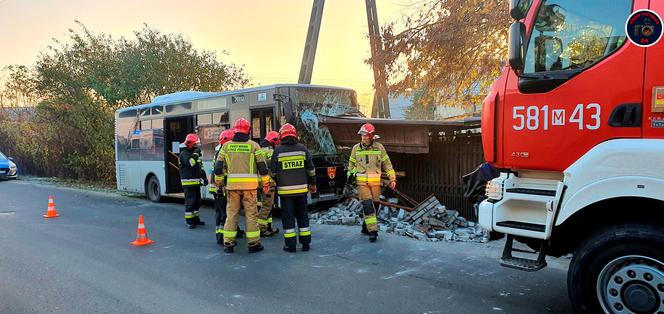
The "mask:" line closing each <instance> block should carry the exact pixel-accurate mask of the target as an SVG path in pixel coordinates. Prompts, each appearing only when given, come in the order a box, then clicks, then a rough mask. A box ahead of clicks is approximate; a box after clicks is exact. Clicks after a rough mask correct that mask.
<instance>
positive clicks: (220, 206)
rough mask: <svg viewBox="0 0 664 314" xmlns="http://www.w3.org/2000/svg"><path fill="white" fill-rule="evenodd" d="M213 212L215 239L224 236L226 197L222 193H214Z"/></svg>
mask: <svg viewBox="0 0 664 314" xmlns="http://www.w3.org/2000/svg"><path fill="white" fill-rule="evenodd" d="M213 195H214V212H215V217H214V218H215V219H214V222H215V225H216V226H217V228H216V229H215V233H216V234H217V238H219V237H223V236H224V224H225V223H226V205H227V199H226V195H224V194H223V193H214V194H213Z"/></svg>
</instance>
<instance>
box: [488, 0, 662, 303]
mask: <svg viewBox="0 0 664 314" xmlns="http://www.w3.org/2000/svg"><path fill="white" fill-rule="evenodd" d="M663 14H664V1H659V0H650V1H648V0H634V1H631V0H585V1H578V0H514V1H512V3H511V7H510V15H511V16H512V18H513V19H514V20H515V22H514V23H513V24H512V26H511V27H510V39H509V42H510V44H509V45H510V47H509V48H510V57H509V65H507V66H506V67H505V69H504V70H503V72H502V74H501V75H500V77H499V78H498V79H497V80H496V82H495V83H494V84H493V86H492V88H491V92H490V94H489V95H488V96H487V97H486V99H485V100H484V102H483V111H482V142H483V148H484V153H485V159H486V161H487V162H489V163H490V164H491V165H493V166H494V167H496V168H498V169H500V175H499V176H498V177H497V178H495V179H493V180H491V181H490V182H489V183H488V184H487V196H488V199H487V200H485V201H483V202H482V203H481V204H480V206H479V221H480V224H481V225H482V226H483V227H485V228H487V229H489V230H490V231H492V232H497V233H503V234H506V235H507V241H506V246H505V250H504V253H503V257H502V262H501V264H502V265H503V266H507V267H513V268H517V269H521V270H526V271H535V270H539V269H541V268H543V267H545V266H546V256H547V255H550V256H562V255H565V254H569V253H573V258H572V261H571V263H570V268H569V271H568V291H569V296H570V299H571V301H572V303H573V305H574V307H575V308H576V309H577V310H578V311H580V312H588V313H599V312H602V311H604V312H615V313H663V312H664V43H663V42H662V41H661V40H659V39H660V38H661V33H662V24H661V22H662V20H661V19H660V18H659V16H660V15H663ZM628 32H632V34H631V35H634V36H628V35H630V33H628ZM633 37H634V38H645V41H639V42H635V41H634V39H633ZM514 239H516V240H517V241H520V242H524V243H526V244H528V245H529V246H530V247H531V248H533V249H535V250H537V251H538V253H537V257H534V258H528V259H526V258H520V257H515V256H513V255H512V244H513V240H514Z"/></svg>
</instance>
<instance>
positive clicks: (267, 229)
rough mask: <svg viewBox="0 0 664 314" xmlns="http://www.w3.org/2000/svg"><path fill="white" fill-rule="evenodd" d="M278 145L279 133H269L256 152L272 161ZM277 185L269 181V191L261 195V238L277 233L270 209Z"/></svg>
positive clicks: (259, 216)
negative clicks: (273, 227) (273, 226)
mask: <svg viewBox="0 0 664 314" xmlns="http://www.w3.org/2000/svg"><path fill="white" fill-rule="evenodd" d="M277 145H279V132H276V131H270V132H268V133H267V135H266V136H265V138H264V139H263V140H262V141H261V143H260V146H261V150H260V151H259V152H258V153H259V154H261V157H262V158H263V159H264V160H266V161H269V160H271V159H272V153H273V152H274V148H275V147H276V146H277ZM276 185H277V183H276V182H275V181H274V180H273V179H272V178H271V179H270V191H269V192H268V193H263V201H262V202H261V208H260V210H259V211H258V226H259V227H260V229H261V236H265V237H271V236H273V235H275V234H277V233H279V229H272V207H273V206H274V197H275V187H276Z"/></svg>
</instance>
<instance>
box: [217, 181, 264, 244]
mask: <svg viewBox="0 0 664 314" xmlns="http://www.w3.org/2000/svg"><path fill="white" fill-rule="evenodd" d="M226 193H227V197H228V205H227V206H226V215H227V217H226V223H225V224H224V246H235V244H236V242H235V238H236V237H237V223H238V220H239V218H240V209H241V208H243V207H244V223H245V227H246V230H247V231H246V233H245V234H246V237H247V243H248V244H249V246H258V245H260V244H261V232H260V229H259V228H258V208H257V206H256V196H257V193H258V191H257V190H233V191H226Z"/></svg>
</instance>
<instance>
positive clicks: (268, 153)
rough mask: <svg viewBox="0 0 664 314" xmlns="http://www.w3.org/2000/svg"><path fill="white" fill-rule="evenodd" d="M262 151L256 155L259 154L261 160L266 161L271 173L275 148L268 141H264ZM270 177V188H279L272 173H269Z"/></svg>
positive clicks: (261, 144)
mask: <svg viewBox="0 0 664 314" xmlns="http://www.w3.org/2000/svg"><path fill="white" fill-rule="evenodd" d="M260 146H261V149H260V150H259V151H258V152H257V153H256V154H259V155H260V157H261V159H263V160H265V165H266V166H268V171H270V168H269V163H270V161H271V160H272V154H273V153H274V147H272V145H270V143H268V141H266V140H262V141H261V143H260ZM269 175H270V186H273V187H274V186H277V183H276V182H275V181H274V179H273V174H272V171H270V173H269Z"/></svg>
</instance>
